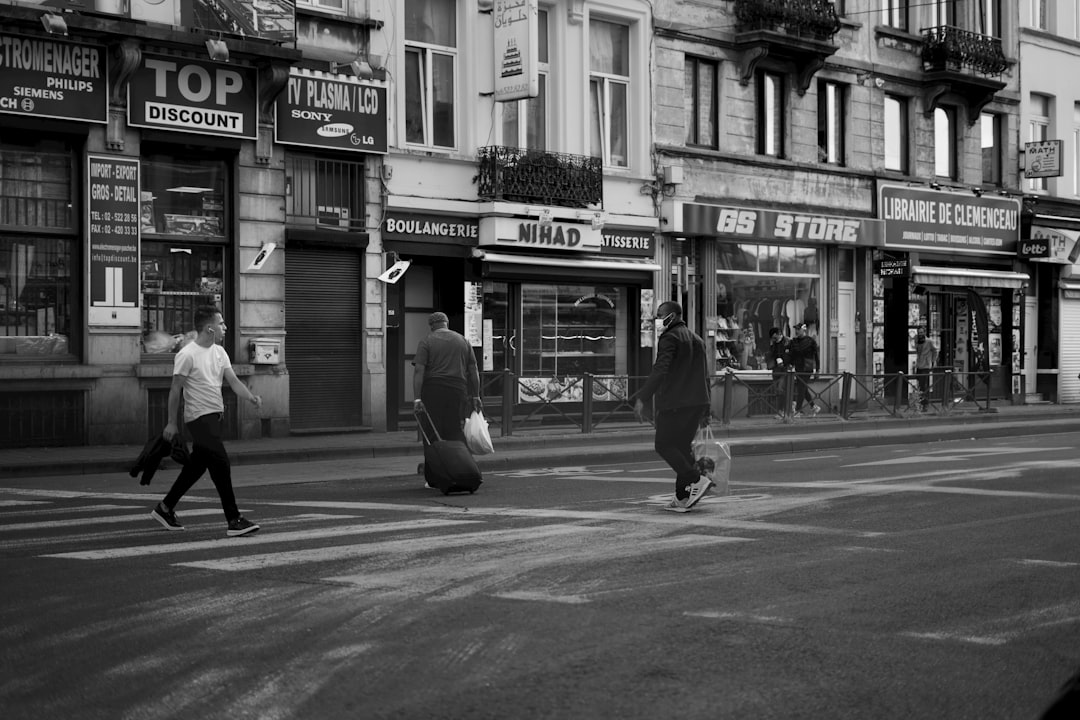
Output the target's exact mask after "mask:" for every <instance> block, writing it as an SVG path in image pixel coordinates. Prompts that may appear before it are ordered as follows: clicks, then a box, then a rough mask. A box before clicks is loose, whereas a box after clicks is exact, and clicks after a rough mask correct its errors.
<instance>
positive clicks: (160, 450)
mask: <svg viewBox="0 0 1080 720" xmlns="http://www.w3.org/2000/svg"><path fill="white" fill-rule="evenodd" d="M167 457H171V458H172V459H173V460H175V461H176V462H178V463H180V464H181V465H187V461H188V449H187V444H186V443H185V442H184V439H183V437H181V435H180V433H177V434H175V435H173V437H172V440H171V441H169V440H166V439H165V437H164V436H163V435H156V436H154V437H152V438H150V439H149V440H147V442H146V445H145V446H144V447H143V449H142V452H141V453H139V457H138V459H137V460H135V464H134V465H132V466H131V469H130V470H128V475H130V476H131V477H135V476H136V475H138V474H139V473H140V472H141V473H142V478H141V479H140V480H139V484H140V485H149V484H150V481H151V480H153V479H154V474H155V473H156V472H157V470H158V467H159V466H160V465H161V461H162V460H164V459H165V458H167Z"/></svg>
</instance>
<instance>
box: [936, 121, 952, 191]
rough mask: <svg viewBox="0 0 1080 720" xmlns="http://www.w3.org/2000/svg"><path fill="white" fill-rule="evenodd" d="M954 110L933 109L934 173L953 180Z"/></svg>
mask: <svg viewBox="0 0 1080 720" xmlns="http://www.w3.org/2000/svg"><path fill="white" fill-rule="evenodd" d="M956 145H957V138H956V110H954V109H953V108H943V107H939V108H935V109H934V174H935V175H937V176H938V177H942V178H949V179H950V180H955V179H956V178H957V174H956Z"/></svg>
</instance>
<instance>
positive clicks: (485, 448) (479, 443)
mask: <svg viewBox="0 0 1080 720" xmlns="http://www.w3.org/2000/svg"><path fill="white" fill-rule="evenodd" d="M465 444H466V445H468V446H469V450H471V451H472V453H473V454H474V455H490V454H491V453H493V452H495V446H494V445H492V444H491V435H490V434H489V433H488V421H487V418H486V417H484V414H483V413H480V412H477V411H476V410H473V412H472V415H470V416H469V417H468V419H467V420H466V421H465Z"/></svg>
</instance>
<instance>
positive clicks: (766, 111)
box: [757, 71, 784, 157]
mask: <svg viewBox="0 0 1080 720" xmlns="http://www.w3.org/2000/svg"><path fill="white" fill-rule="evenodd" d="M757 94H758V97H757V113H758V117H757V133H758V154H760V155H772V156H773V157H783V156H784V78H783V76H782V75H780V74H779V73H774V72H769V71H762V72H759V73H758V77H757Z"/></svg>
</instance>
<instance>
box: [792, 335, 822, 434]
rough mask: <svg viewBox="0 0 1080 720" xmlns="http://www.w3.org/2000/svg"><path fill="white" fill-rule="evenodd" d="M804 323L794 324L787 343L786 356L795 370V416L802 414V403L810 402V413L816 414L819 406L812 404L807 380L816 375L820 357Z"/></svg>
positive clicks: (815, 341)
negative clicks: (792, 332)
mask: <svg viewBox="0 0 1080 720" xmlns="http://www.w3.org/2000/svg"><path fill="white" fill-rule="evenodd" d="M806 329H807V328H806V323H804V322H801V323H797V324H796V325H795V337H793V338H792V339H791V342H790V343H788V357H789V358H790V364H791V368H792V370H794V371H795V373H796V374H795V417H801V416H802V409H803V403H807V402H808V403H810V413H811V415H817V414H818V413H819V412H820V411H821V408H819V407H818V406H817V405H815V404H814V396H813V395H812V394H811V393H810V383H809V381H810V380H811V379H813V376H814V375H817V371H818V365H819V361H820V358H819V357H818V344H817V340H815V339H814V338H812V337H810V335H808V334H807V332H806Z"/></svg>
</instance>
